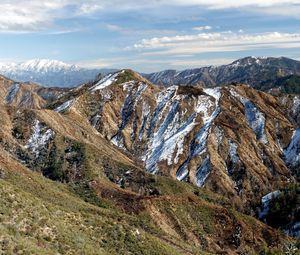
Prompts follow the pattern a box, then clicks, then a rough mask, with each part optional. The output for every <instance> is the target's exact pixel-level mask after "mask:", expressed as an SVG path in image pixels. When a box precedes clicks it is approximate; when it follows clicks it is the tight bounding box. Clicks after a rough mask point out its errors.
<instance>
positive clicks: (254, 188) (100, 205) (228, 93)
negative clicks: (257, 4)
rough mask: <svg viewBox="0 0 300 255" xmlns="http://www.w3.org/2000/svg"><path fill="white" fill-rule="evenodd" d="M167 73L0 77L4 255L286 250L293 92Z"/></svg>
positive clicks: (293, 169) (292, 175)
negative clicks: (42, 80)
mask: <svg viewBox="0 0 300 255" xmlns="http://www.w3.org/2000/svg"><path fill="white" fill-rule="evenodd" d="M251 59H253V58H251ZM281 60H282V59H280V60H278V61H281ZM284 61H285V59H284ZM287 61H288V62H289V60H287ZM293 63H294V62H293ZM239 65H241V63H239ZM295 65H296V66H297V62H296V61H295ZM247 68H248V67H247ZM295 68H296V67H295ZM251 70H252V69H251ZM291 70H292V71H290V73H289V72H288V71H287V72H286V73H285V74H287V75H291V74H292V75H296V74H297V73H296V72H294V71H295V69H291ZM153 77H154V76H153ZM152 79H153V78H152ZM285 82H288V79H285ZM157 83H159V82H157ZM186 83H187V82H186ZM176 84H177V82H174V84H165V85H167V86H159V85H155V84H154V83H152V82H151V81H149V80H147V79H146V78H145V77H143V76H141V75H140V74H138V73H136V72H134V71H132V70H127V69H125V70H120V71H116V72H112V73H109V74H107V75H100V76H98V77H97V78H96V79H92V80H91V81H89V82H85V83H83V84H82V85H81V86H78V87H76V88H45V87H41V86H39V85H36V84H34V83H22V82H16V81H13V80H10V79H8V78H5V77H1V79H0V105H1V107H0V116H1V118H0V119H1V126H2V128H1V129H0V151H1V153H0V190H1V192H0V203H1V204H2V205H6V206H4V207H0V222H1V234H0V240H1V244H0V247H1V249H2V250H4V254H10V253H11V254H14V253H21V252H23V253H24V252H25V251H31V253H32V254H55V253H57V252H58V253H60V254H67V253H69V254H166V255H167V254H168V255H169V254H282V253H287V252H290V251H291V250H293V251H297V249H298V246H299V243H298V244H297V242H296V241H295V239H293V237H299V235H300V228H299V222H300V218H299V216H300V213H299V207H300V205H299V195H300V188H299V176H300V174H299V169H300V131H299V128H300V119H299V116H300V98H299V95H296V94H286V93H279V94H277V95H272V94H270V93H266V92H263V91H261V90H257V89H256V88H255V87H257V86H259V85H253V86H250V85H247V84H240V83H238V82H237V81H236V82H235V83H234V84H231V85H228V86H214V85H213V84H207V85H205V86H203V85H201V84H198V83H197V84H196V83H195V84H190V85H189V84H185V86H179V85H176ZM192 85H193V86H192ZM32 208H34V210H33V209H32ZM287 235H289V236H290V237H289V236H287ZM5 252H6V253H5ZM272 252H273V253H272ZM276 252H277V253H276Z"/></svg>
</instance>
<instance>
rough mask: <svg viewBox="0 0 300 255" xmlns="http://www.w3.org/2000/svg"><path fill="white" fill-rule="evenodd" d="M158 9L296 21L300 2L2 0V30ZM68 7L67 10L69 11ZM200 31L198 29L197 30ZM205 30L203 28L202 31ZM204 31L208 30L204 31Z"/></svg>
mask: <svg viewBox="0 0 300 255" xmlns="http://www.w3.org/2000/svg"><path fill="white" fill-rule="evenodd" d="M161 6H179V7H184V6H199V7H203V8H208V9H226V8H240V9H245V10H246V11H254V12H263V13H265V14H269V15H273V14H277V15H285V16H293V17H295V18H299V13H300V0H264V1H262V0H230V1H228V0H156V1H155V2H153V1H148V0H139V1H136V0H127V1H124V0H101V1H99V0H43V1H41V0H26V1H24V0H2V1H1V2H0V10H1V15H0V30H1V31H34V30H44V29H46V28H48V27H51V26H52V25H53V23H54V21H55V20H57V19H60V18H65V17H75V16H78V15H79V16H80V15H83V16H88V15H93V14H94V13H97V12H99V11H103V12H116V11H128V10H132V9H145V8H160V7H161ZM69 7H70V8H69ZM199 29H201V27H199ZM203 29H204V30H205V27H204V28H203ZM206 30H207V29H206Z"/></svg>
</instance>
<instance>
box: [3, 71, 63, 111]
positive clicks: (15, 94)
mask: <svg viewBox="0 0 300 255" xmlns="http://www.w3.org/2000/svg"><path fill="white" fill-rule="evenodd" d="M67 91H68V90H66V89H60V88H45V87H41V86H39V85H36V84H34V83H22V82H15V81H13V80H10V79H8V78H6V77H4V76H0V101H1V103H2V104H5V105H9V106H14V107H17V108H31V109H32V108H34V109H39V108H42V107H44V106H45V105H46V104H47V103H50V102H52V101H53V100H57V98H58V97H60V96H62V95H63V94H64V93H65V92H67Z"/></svg>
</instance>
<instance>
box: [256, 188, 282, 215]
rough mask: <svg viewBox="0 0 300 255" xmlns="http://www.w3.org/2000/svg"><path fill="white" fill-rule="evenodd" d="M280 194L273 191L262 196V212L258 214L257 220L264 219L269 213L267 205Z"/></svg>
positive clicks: (277, 191)
mask: <svg viewBox="0 0 300 255" xmlns="http://www.w3.org/2000/svg"><path fill="white" fill-rule="evenodd" d="M280 194H281V192H280V191H279V190H275V191H273V192H270V193H268V194H266V195H265V196H263V197H262V198H261V204H262V210H261V212H260V213H259V218H260V219H264V218H265V217H266V215H267V214H268V212H269V204H270V202H271V201H272V200H273V199H275V198H277V197H278V196H279V195H280Z"/></svg>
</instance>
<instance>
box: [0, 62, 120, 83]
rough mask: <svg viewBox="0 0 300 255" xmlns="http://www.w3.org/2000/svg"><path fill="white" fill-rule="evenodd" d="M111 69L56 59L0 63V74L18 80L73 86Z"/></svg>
mask: <svg viewBox="0 0 300 255" xmlns="http://www.w3.org/2000/svg"><path fill="white" fill-rule="evenodd" d="M111 71H114V70H112V69H86V68H81V67H79V66H77V65H70V64H66V63H64V62H61V61H57V60H49V59H33V60H29V61H27V62H23V63H18V64H17V63H9V64H3V63H0V74H2V75H4V76H6V77H8V78H10V79H13V80H15V81H20V82H28V81H30V82H35V83H39V84H41V85H44V86H48V87H49V86H56V87H75V86H77V85H79V84H82V83H85V82H87V81H89V80H92V79H94V78H95V77H96V76H97V75H98V74H99V73H102V74H107V73H109V72H111Z"/></svg>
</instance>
